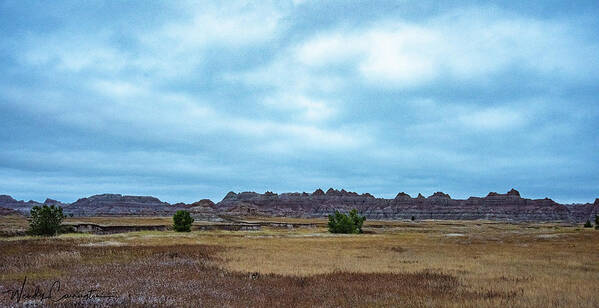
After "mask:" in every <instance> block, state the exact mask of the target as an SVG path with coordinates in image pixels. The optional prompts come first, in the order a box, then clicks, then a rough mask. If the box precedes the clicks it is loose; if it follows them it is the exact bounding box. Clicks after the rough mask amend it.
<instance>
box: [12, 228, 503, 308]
mask: <svg viewBox="0 0 599 308" xmlns="http://www.w3.org/2000/svg"><path fill="white" fill-rule="evenodd" d="M222 249H223V248H220V247H216V246H209V245H171V246H120V247H111V246H104V247H97V246H90V247H86V246H81V245H80V244H79V243H78V242H77V240H60V241H51V240H45V239H39V240H27V241H12V242H11V241H7V242H2V249H1V251H0V273H1V274H0V292H2V294H0V296H1V298H0V306H4V305H11V304H15V301H16V299H15V298H14V297H13V298H11V296H12V295H13V293H14V290H18V289H19V288H20V286H21V284H22V282H23V279H24V278H25V277H27V279H28V280H27V284H26V286H25V290H26V293H32V292H34V289H35V287H36V286H38V287H39V288H40V289H41V290H42V291H43V290H47V289H49V288H50V287H51V286H52V284H53V283H54V282H55V281H57V280H58V281H60V286H61V288H60V291H59V292H56V294H54V295H53V297H52V298H53V299H54V300H57V299H59V298H60V296H61V295H64V294H75V295H77V294H85V293H86V292H88V291H89V290H90V289H93V290H95V291H94V292H95V293H94V294H96V295H108V296H113V297H107V298H99V297H97V296H92V298H85V297H84V298H81V297H79V298H65V299H62V300H58V302H56V303H54V302H53V301H52V300H50V299H46V300H45V301H44V302H43V304H44V305H70V304H75V305H90V304H96V305H100V306H122V305H128V306H148V305H149V306H263V307H266V306H268V307H276V306H302V307H308V306H337V307H349V306H381V305H384V306H389V305H391V306H399V305H401V306H426V305H429V304H431V303H432V304H434V303H437V304H438V303H442V302H454V303H455V302H463V301H467V300H472V299H477V298H479V299H480V298H483V299H484V298H494V297H502V296H514V294H501V293H488V292H487V293H480V294H479V293H472V292H467V291H464V288H462V287H461V285H460V282H459V280H458V279H457V278H456V277H454V276H452V275H448V274H443V273H438V272H431V271H421V272H416V273H399V274H397V273H348V272H336V273H328V274H319V275H314V276H308V277H297V276H284V275H275V274H257V273H255V274H249V273H241V272H229V271H225V270H222V269H221V268H220V267H219V265H218V263H219V260H218V259H216V258H215V257H214V255H215V254H216V253H217V252H219V251H222ZM11 291H12V292H11ZM24 301H25V300H23V299H21V302H24ZM34 302H35V301H34Z"/></svg>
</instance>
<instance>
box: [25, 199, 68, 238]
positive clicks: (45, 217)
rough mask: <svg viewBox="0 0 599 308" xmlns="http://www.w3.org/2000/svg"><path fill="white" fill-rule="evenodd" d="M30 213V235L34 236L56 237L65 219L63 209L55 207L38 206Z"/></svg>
mask: <svg viewBox="0 0 599 308" xmlns="http://www.w3.org/2000/svg"><path fill="white" fill-rule="evenodd" d="M30 213H31V218H30V221H29V233H30V234H33V235H55V234H56V233H57V232H58V231H59V229H60V224H61V223H62V220H63V219H64V217H65V216H64V214H63V213H62V207H60V206H54V205H51V206H47V205H43V206H37V205H36V206H34V207H32V208H31V212H30Z"/></svg>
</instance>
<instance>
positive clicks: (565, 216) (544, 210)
mask: <svg viewBox="0 0 599 308" xmlns="http://www.w3.org/2000/svg"><path fill="white" fill-rule="evenodd" d="M598 207H599V201H595V203H594V204H577V205H563V204H558V203H556V202H554V201H553V200H551V199H547V198H546V199H538V200H531V199H525V198H522V197H521V196H520V193H519V192H518V191H516V190H514V189H512V190H510V191H509V192H508V193H506V194H498V193H495V192H491V193H489V194H488V195H487V196H486V197H483V198H479V197H470V198H468V199H466V200H456V199H451V197H450V196H449V195H447V194H444V193H442V192H436V193H434V194H433V195H431V196H429V197H428V198H425V197H424V196H422V195H421V194H419V195H418V197H416V198H412V197H411V196H410V195H408V194H406V193H403V192H402V193H399V194H397V196H396V197H395V198H394V199H382V198H375V197H373V196H372V195H370V194H361V195H360V194H357V193H355V192H347V191H345V190H343V189H342V190H340V191H339V190H335V189H332V188H331V189H329V190H327V192H326V193H325V192H323V191H322V190H321V189H318V190H316V191H315V192H314V193H312V194H308V193H283V194H280V195H278V194H275V193H272V192H266V193H264V194H258V193H255V192H243V193H239V194H237V193H234V192H230V193H228V194H227V195H226V196H225V198H224V199H223V200H222V201H221V202H219V203H218V204H217V208H218V210H219V211H220V212H226V213H230V214H233V215H266V216H290V217H325V216H327V215H328V214H330V213H332V212H334V211H335V210H339V211H342V212H347V211H349V210H350V209H352V208H356V209H358V211H359V212H360V213H361V214H362V215H365V216H366V217H367V218H369V219H411V218H412V217H414V218H415V219H456V220H459V219H467V220H471V219H492V220H504V221H572V222H582V221H586V219H588V218H590V217H594V215H595V214H596V213H597V209H598Z"/></svg>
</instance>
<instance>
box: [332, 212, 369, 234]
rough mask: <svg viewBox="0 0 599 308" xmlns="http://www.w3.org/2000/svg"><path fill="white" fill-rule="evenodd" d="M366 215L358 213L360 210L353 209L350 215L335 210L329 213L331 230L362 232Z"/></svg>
mask: <svg viewBox="0 0 599 308" xmlns="http://www.w3.org/2000/svg"><path fill="white" fill-rule="evenodd" d="M365 220H366V217H364V216H360V215H358V210H356V209H353V210H351V211H350V212H349V215H345V214H341V213H339V211H335V214H333V215H329V224H328V225H329V232H331V233H362V225H363V224H364V221H365Z"/></svg>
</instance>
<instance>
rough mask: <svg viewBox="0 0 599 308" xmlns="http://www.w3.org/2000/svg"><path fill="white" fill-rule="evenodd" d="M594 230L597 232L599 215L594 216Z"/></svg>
mask: <svg viewBox="0 0 599 308" xmlns="http://www.w3.org/2000/svg"><path fill="white" fill-rule="evenodd" d="M595 229H596V230H599V215H595Z"/></svg>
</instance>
